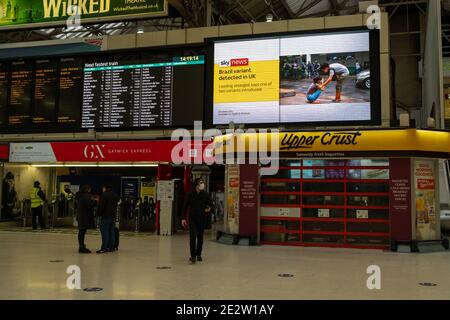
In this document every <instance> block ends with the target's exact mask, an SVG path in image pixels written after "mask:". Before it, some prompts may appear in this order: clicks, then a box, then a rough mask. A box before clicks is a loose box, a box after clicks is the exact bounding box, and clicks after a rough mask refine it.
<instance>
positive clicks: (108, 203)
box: [97, 185, 120, 253]
mask: <svg viewBox="0 0 450 320" xmlns="http://www.w3.org/2000/svg"><path fill="white" fill-rule="evenodd" d="M119 200H120V199H119V196H118V195H117V194H116V193H115V192H114V191H112V186H110V185H105V186H104V187H103V194H102V195H101V196H100V201H99V204H98V216H99V217H100V218H101V220H100V232H101V234H102V247H101V249H100V250H98V251H97V253H106V252H113V251H115V230H114V226H115V218H116V212H117V203H118V202H119Z"/></svg>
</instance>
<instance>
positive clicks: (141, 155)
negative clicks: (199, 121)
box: [50, 140, 212, 163]
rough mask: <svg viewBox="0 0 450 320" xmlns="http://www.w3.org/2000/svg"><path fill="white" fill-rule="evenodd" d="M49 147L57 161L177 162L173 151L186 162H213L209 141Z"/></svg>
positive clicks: (70, 144) (84, 143)
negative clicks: (207, 160) (206, 159)
mask: <svg viewBox="0 0 450 320" xmlns="http://www.w3.org/2000/svg"><path fill="white" fill-rule="evenodd" d="M50 144H51V149H52V150H53V153H54V156H55V159H56V161H57V162H140V161H145V162H174V161H173V159H172V150H173V149H174V148H177V149H176V150H180V151H179V152H178V154H179V155H180V157H181V158H182V159H183V160H184V161H185V162H187V161H190V162H194V161H195V162H196V163H202V160H205V158H208V159H210V160H211V159H212V144H211V142H208V141H198V142H194V141H185V142H180V141H171V140H154V141H152V140H149V141H95V142H92V141H91V142H52V143H50ZM180 144H181V145H180ZM209 145H210V147H208V146H209ZM206 149H208V151H205V150H206ZM202 154H206V156H202ZM203 162H204V161H203Z"/></svg>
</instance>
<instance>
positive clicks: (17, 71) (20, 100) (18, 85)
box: [8, 61, 33, 127]
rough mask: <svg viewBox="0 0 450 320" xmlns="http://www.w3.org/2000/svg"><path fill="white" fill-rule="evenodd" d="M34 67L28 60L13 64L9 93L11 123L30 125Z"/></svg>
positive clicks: (14, 124)
mask: <svg viewBox="0 0 450 320" xmlns="http://www.w3.org/2000/svg"><path fill="white" fill-rule="evenodd" d="M32 94H33V67H32V65H31V64H30V63H29V62H28V63H27V62H26V61H17V62H13V63H12V65H11V89H10V93H9V105H8V107H9V110H8V114H9V125H10V126H12V127H14V126H22V125H29V124H30V119H31V114H32V103H31V97H32Z"/></svg>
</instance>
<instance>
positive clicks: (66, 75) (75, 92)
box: [57, 58, 83, 127]
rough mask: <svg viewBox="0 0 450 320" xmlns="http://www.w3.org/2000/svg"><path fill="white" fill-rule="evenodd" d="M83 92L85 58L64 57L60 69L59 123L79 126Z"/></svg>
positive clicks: (60, 124) (66, 125)
mask: <svg viewBox="0 0 450 320" xmlns="http://www.w3.org/2000/svg"><path fill="white" fill-rule="evenodd" d="M82 93H83V59H81V58H62V59H61V61H60V71H59V98H58V118H57V121H58V125H59V126H60V127H63V126H64V127H79V126H80V114H81V95H82Z"/></svg>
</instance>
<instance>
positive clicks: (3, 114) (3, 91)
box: [0, 62, 9, 127]
mask: <svg viewBox="0 0 450 320" xmlns="http://www.w3.org/2000/svg"><path fill="white" fill-rule="evenodd" d="M8 78H9V73H8V69H7V66H6V65H5V63H2V62H0V127H4V126H6V125H7V123H8V118H7V105H8V86H9V83H8V82H9V81H8V80H9V79H8Z"/></svg>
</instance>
